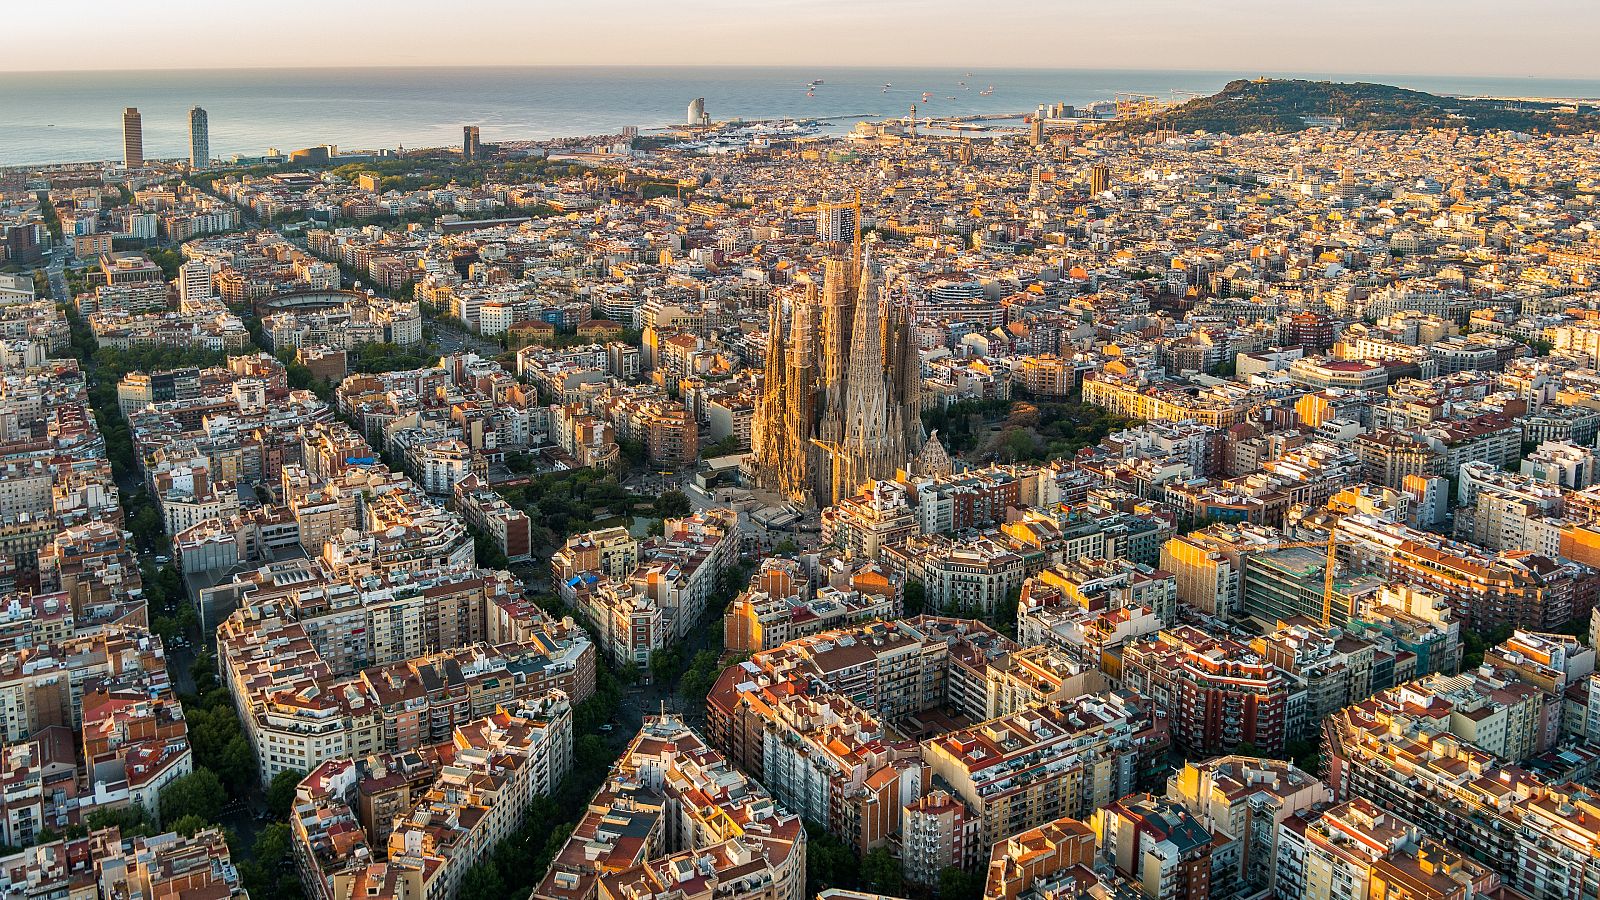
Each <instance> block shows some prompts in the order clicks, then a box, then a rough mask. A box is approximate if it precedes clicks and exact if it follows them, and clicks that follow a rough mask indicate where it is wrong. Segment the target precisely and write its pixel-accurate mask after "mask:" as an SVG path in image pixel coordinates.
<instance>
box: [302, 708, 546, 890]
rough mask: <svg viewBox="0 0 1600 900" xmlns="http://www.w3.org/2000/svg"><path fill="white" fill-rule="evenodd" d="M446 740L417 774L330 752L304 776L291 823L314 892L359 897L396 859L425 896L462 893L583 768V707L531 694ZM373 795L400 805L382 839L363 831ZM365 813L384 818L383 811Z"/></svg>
mask: <svg viewBox="0 0 1600 900" xmlns="http://www.w3.org/2000/svg"><path fill="white" fill-rule="evenodd" d="M442 749H443V752H439V753H433V754H429V755H428V756H427V757H425V760H424V765H423V766H422V767H420V768H418V769H417V770H415V771H409V772H406V771H395V772H391V766H392V765H393V760H392V759H389V760H385V759H383V758H381V757H376V756H357V757H338V758H330V759H327V760H325V761H323V762H321V763H320V764H319V765H317V766H316V767H315V768H313V769H312V770H311V772H310V773H309V774H308V775H307V776H306V777H305V779H304V780H302V781H301V783H300V786H299V788H298V790H297V791H296V797H295V807H294V810H293V812H292V814H291V817H290V822H289V826H290V830H291V834H292V836H293V840H294V851H295V863H296V868H297V869H298V870H299V873H300V879H301V883H302V886H303V887H304V888H305V890H306V895H307V896H308V897H312V898H316V900H337V898H342V897H348V896H351V890H352V887H353V886H354V885H356V884H359V883H363V882H366V881H368V880H372V879H373V874H374V873H373V872H372V869H373V867H374V866H386V867H387V869H388V870H398V871H401V872H407V873H411V874H409V875H408V876H407V879H408V880H409V881H410V882H411V883H412V886H413V887H415V888H419V889H420V892H419V893H417V894H416V895H415V897H417V898H419V900H420V898H426V900H451V898H454V897H455V896H456V894H457V893H458V892H459V890H460V887H461V883H462V879H463V877H464V876H465V874H466V872H467V870H468V869H470V868H472V867H473V866H474V865H476V864H477V863H478V862H479V861H481V860H483V859H485V858H487V856H488V855H489V854H490V853H492V852H493V851H494V849H495V847H496V846H498V845H499V844H500V842H501V841H503V840H505V839H506V838H507V837H509V836H510V835H511V834H512V833H513V832H515V831H516V830H517V829H519V828H521V827H522V825H523V823H524V821H525V819H526V816H527V812H528V810H529V808H530V807H531V806H532V803H533V799H534V798H535V797H540V796H548V795H549V794H551V793H553V792H554V791H555V789H556V787H557V785H559V784H560V782H561V779H562V778H564V777H565V776H566V774H567V772H568V771H570V770H571V768H572V707H571V704H570V702H569V700H568V697H567V696H566V694H564V693H562V692H560V691H551V692H549V693H546V694H543V695H540V696H537V697H526V698H522V699H521V700H520V701H518V702H516V703H511V704H506V705H504V706H500V707H498V708H496V709H495V710H494V711H493V712H491V713H490V714H488V715H486V716H482V717H480V718H476V719H473V720H472V721H470V722H464V723H461V724H459V725H457V726H456V727H455V728H454V729H453V730H452V732H451V734H450V736H449V738H448V740H447V741H446V742H444V745H443V748H442ZM429 761H431V763H432V765H428V764H427V762H429ZM393 782H401V784H400V785H395V784H394V783H393ZM397 786H399V787H401V790H399V791H398V792H397V791H396V790H395V787H397ZM396 801H399V802H396ZM373 804H380V805H383V806H385V807H386V808H388V809H390V810H391V811H392V813H393V815H392V816H390V817H389V818H388V820H387V821H386V822H383V823H382V824H383V827H384V829H385V833H384V834H383V835H382V837H383V838H384V841H383V842H382V843H380V842H379V839H380V835H378V834H376V833H373V832H372V831H370V830H368V831H363V830H362V829H361V828H360V823H361V822H362V821H363V816H362V813H367V812H370V811H371V810H372V808H373ZM365 821H368V822H372V823H373V826H374V827H376V826H377V825H378V819H377V817H375V816H371V815H368V816H366V817H365ZM350 826H356V827H355V830H354V831H352V830H350ZM381 860H386V862H382V861H381ZM389 874H390V873H389V872H386V873H385V876H386V877H388V876H389ZM366 896H385V895H383V894H382V893H381V892H380V893H377V894H366ZM388 896H392V897H395V898H396V900H399V898H400V897H409V896H411V895H410V894H407V893H397V894H391V895H388Z"/></svg>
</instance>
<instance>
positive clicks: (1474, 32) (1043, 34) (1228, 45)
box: [0, 0, 1600, 112]
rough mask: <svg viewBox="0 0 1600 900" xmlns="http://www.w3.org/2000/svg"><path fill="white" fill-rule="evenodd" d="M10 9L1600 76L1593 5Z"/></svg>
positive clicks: (83, 36) (395, 32)
mask: <svg viewBox="0 0 1600 900" xmlns="http://www.w3.org/2000/svg"><path fill="white" fill-rule="evenodd" d="M6 6H8V7H10V8H8V9H7V10H6V29H5V30H6V31H7V33H9V34H10V35H11V37H12V39H11V40H9V41H7V47H6V52H5V53H4V54H0V71H8V70H9V71H51V70H62V69H76V70H82V69H151V68H181V69H205V68H239V67H269V68H271V67H324V66H416V65H449V66H463V65H495V66H503V65H607V66H615V65H802V66H870V65H884V66H947V65H955V66H963V67H978V66H991V67H999V68H1020V67H1032V68H1092V69H1104V68H1117V69H1204V70H1230V71H1238V70H1249V71H1260V72H1262V73H1273V72H1325V73H1373V74H1415V75H1423V74H1434V75H1495V76H1513V77H1521V76H1535V77H1544V78H1596V77H1600V56H1597V55H1596V54H1595V53H1594V51H1593V42H1594V36H1595V35H1596V34H1600V3H1597V2H1594V0H1517V2H1514V3H1507V2H1505V0H598V2H586V0H273V2H270V3H265V4H252V3H236V2H227V0H222V2H219V0H159V2H158V3H155V4H149V3H129V2H126V0H53V2H50V3H38V2H33V3H26V2H20V0H17V2H8V3H6ZM3 109H4V101H3V99H0V112H3Z"/></svg>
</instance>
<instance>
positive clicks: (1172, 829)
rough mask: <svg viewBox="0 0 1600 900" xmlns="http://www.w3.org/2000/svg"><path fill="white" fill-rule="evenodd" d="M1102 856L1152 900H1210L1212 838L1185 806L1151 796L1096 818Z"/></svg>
mask: <svg viewBox="0 0 1600 900" xmlns="http://www.w3.org/2000/svg"><path fill="white" fill-rule="evenodd" d="M1093 821H1094V825H1095V837H1096V838H1097V840H1098V843H1099V844H1100V852H1101V854H1102V855H1103V856H1104V857H1105V858H1106V859H1108V860H1109V861H1110V862H1111V864H1112V866H1114V867H1115V868H1116V871H1117V874H1118V875H1120V876H1122V877H1123V878H1124V879H1126V880H1127V881H1129V882H1131V883H1132V884H1133V886H1134V887H1136V888H1137V889H1138V892H1139V893H1140V894H1141V895H1142V896H1144V897H1146V898H1148V900H1209V898H1210V897H1211V892H1212V884H1211V867H1212V860H1211V855H1212V835H1211V832H1209V831H1207V830H1206V827H1205V825H1204V824H1203V823H1201V821H1200V820H1199V819H1197V818H1195V817H1194V816H1193V815H1191V814H1190V813H1189V811H1188V810H1186V809H1185V808H1184V807H1183V806H1182V805H1180V804H1178V803H1176V802H1174V801H1172V800H1168V799H1166V798H1163V797H1156V796H1153V795H1151V794H1134V795H1131V796H1126V797H1123V798H1122V799H1120V800H1117V801H1115V802H1113V803H1110V804H1107V805H1106V806H1105V807H1104V808H1102V809H1100V810H1099V811H1098V812H1096V813H1095V816H1094V819H1093Z"/></svg>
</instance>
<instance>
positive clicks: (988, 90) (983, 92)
mask: <svg viewBox="0 0 1600 900" xmlns="http://www.w3.org/2000/svg"><path fill="white" fill-rule="evenodd" d="M993 93H994V85H992V84H991V85H989V86H988V87H986V88H984V89H983V90H981V91H979V92H978V95H979V96H982V97H987V96H989V95H991V94H993Z"/></svg>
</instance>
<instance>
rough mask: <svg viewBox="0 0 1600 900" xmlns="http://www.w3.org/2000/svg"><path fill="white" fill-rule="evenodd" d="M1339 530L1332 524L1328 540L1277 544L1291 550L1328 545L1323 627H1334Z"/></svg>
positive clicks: (1325, 567) (1324, 580) (1324, 575)
mask: <svg viewBox="0 0 1600 900" xmlns="http://www.w3.org/2000/svg"><path fill="white" fill-rule="evenodd" d="M1338 546H1339V545H1338V532H1337V531H1336V530H1334V528H1332V527H1331V526H1330V527H1329V528H1328V539H1327V540H1326V541H1285V542H1283V543H1280V544H1278V545H1277V547H1276V549H1278V550H1289V549H1292V548H1295V547H1316V548H1322V547H1326V548H1327V550H1328V559H1327V561H1326V562H1325V563H1324V564H1323V566H1322V627H1323V628H1331V627H1333V569H1334V564H1335V563H1337V562H1338V559H1339V557H1338V552H1337V549H1338Z"/></svg>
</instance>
